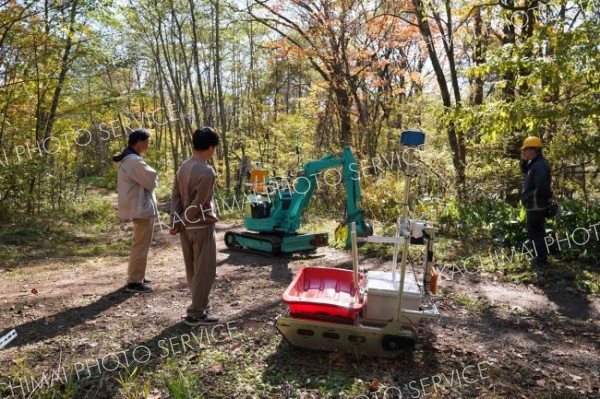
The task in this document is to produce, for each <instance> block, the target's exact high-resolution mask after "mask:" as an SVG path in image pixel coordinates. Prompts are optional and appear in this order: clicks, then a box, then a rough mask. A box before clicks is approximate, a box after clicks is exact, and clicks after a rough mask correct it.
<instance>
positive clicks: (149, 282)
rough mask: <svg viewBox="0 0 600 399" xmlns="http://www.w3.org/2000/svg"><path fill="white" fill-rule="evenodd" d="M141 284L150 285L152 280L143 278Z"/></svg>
mask: <svg viewBox="0 0 600 399" xmlns="http://www.w3.org/2000/svg"><path fill="white" fill-rule="evenodd" d="M142 284H152V280H148V279H147V278H145V279H144V281H142Z"/></svg>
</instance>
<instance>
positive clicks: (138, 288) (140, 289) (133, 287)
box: [125, 283, 152, 294]
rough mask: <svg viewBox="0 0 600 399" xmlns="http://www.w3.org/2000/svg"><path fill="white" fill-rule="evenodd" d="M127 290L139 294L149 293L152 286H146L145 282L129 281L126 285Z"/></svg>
mask: <svg viewBox="0 0 600 399" xmlns="http://www.w3.org/2000/svg"><path fill="white" fill-rule="evenodd" d="M125 291H126V292H133V293H137V294H149V293H150V292H152V288H150V287H148V286H145V285H144V284H143V283H129V284H127V286H126V287H125Z"/></svg>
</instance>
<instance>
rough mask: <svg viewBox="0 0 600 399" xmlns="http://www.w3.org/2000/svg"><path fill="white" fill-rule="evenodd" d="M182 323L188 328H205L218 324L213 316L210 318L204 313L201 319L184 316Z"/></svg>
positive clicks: (217, 320)
mask: <svg viewBox="0 0 600 399" xmlns="http://www.w3.org/2000/svg"><path fill="white" fill-rule="evenodd" d="M183 322H184V323H185V324H187V325H188V326H206V325H210V324H215V323H218V322H219V319H218V318H216V317H215V316H211V315H209V314H208V313H205V314H204V316H202V317H192V316H186V317H185V319H183Z"/></svg>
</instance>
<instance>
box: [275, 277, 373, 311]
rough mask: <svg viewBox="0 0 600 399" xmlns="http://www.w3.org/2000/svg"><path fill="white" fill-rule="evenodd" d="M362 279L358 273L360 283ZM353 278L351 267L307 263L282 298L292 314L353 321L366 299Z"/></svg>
mask: <svg viewBox="0 0 600 399" xmlns="http://www.w3.org/2000/svg"><path fill="white" fill-rule="evenodd" d="M362 279H363V276H362V274H359V284H361V283H362ZM352 280H353V277H352V271H351V270H344V269H335V268H330V267H305V268H302V269H300V271H299V272H298V274H297V275H296V277H294V280H293V281H292V283H291V284H290V285H289V287H288V288H287V289H286V290H285V292H284V293H283V302H284V303H286V304H287V305H288V306H289V309H290V315H292V316H296V317H307V318H318V319H321V318H333V319H337V318H341V319H345V320H348V321H354V320H355V319H356V317H357V315H358V312H360V310H361V309H362V307H363V302H362V299H361V297H360V291H358V290H356V289H355V288H354V287H353V286H352V285H353V284H352Z"/></svg>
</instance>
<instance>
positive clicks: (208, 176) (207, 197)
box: [170, 127, 219, 326]
mask: <svg viewBox="0 0 600 399" xmlns="http://www.w3.org/2000/svg"><path fill="white" fill-rule="evenodd" d="M192 142H193V145H194V154H193V155H192V156H191V157H190V158H189V159H187V160H186V161H184V162H183V163H182V164H181V167H180V168H179V170H178V171H177V174H176V176H175V182H174V184H173V192H172V197H171V221H172V223H173V224H172V226H173V227H172V228H171V230H170V233H171V234H179V239H180V241H181V250H182V252H183V260H184V263H185V272H186V277H187V283H188V286H189V287H190V291H191V293H192V304H191V305H190V306H189V307H188V308H187V316H186V317H185V319H184V322H185V323H186V324H188V325H190V326H197V325H206V324H214V323H217V322H218V321H219V320H218V319H217V318H216V317H214V316H212V315H210V314H208V312H207V308H208V301H209V294H210V290H211V288H212V285H213V283H214V281H215V277H216V274H217V244H216V240H215V223H216V222H218V220H219V219H218V218H217V216H216V214H215V212H214V208H215V207H214V203H213V187H214V183H215V177H216V173H215V170H214V169H213V168H212V167H211V166H210V165H209V164H208V163H207V161H208V160H209V159H211V158H212V156H213V153H214V152H215V148H216V147H217V146H218V145H219V136H217V134H216V133H215V131H214V130H213V129H212V128H210V127H203V128H201V129H198V130H196V131H195V132H194V134H193V137H192Z"/></svg>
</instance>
